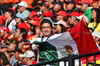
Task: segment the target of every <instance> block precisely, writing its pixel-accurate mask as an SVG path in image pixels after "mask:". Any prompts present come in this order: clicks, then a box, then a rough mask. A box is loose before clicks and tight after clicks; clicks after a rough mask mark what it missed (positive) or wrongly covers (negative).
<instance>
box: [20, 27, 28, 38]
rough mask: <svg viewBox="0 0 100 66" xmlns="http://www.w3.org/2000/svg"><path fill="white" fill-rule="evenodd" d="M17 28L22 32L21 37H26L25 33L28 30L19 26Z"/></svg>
mask: <svg viewBox="0 0 100 66" xmlns="http://www.w3.org/2000/svg"><path fill="white" fill-rule="evenodd" d="M19 29H20V33H22V34H23V35H22V37H23V39H24V40H25V39H26V35H27V33H28V31H27V30H26V29H24V28H19Z"/></svg>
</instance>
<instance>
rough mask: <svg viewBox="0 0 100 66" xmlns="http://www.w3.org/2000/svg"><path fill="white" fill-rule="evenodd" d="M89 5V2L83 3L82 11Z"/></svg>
mask: <svg viewBox="0 0 100 66" xmlns="http://www.w3.org/2000/svg"><path fill="white" fill-rule="evenodd" d="M87 7H88V4H86V3H83V4H82V5H81V11H83V12H84V11H85V10H86V8H87Z"/></svg>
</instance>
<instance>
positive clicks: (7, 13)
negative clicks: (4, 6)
mask: <svg viewBox="0 0 100 66" xmlns="http://www.w3.org/2000/svg"><path fill="white" fill-rule="evenodd" d="M14 14H15V13H14V11H13V10H12V9H8V10H6V11H5V14H4V15H5V17H6V18H7V20H6V22H5V26H6V27H8V28H9V30H10V32H14V28H13V26H15V25H16V21H15V19H14Z"/></svg>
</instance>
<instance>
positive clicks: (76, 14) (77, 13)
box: [67, 12, 80, 17]
mask: <svg viewBox="0 0 100 66" xmlns="http://www.w3.org/2000/svg"><path fill="white" fill-rule="evenodd" d="M67 15H68V16H77V17H79V16H80V14H79V12H72V13H70V14H67Z"/></svg>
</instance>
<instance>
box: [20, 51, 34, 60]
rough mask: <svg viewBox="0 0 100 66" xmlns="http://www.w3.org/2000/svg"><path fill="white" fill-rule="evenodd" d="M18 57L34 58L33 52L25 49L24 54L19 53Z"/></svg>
mask: <svg viewBox="0 0 100 66" xmlns="http://www.w3.org/2000/svg"><path fill="white" fill-rule="evenodd" d="M19 56H20V57H24V58H33V59H34V58H35V57H36V56H35V53H34V52H33V51H31V50H27V51H26V52H25V53H24V54H20V55H19Z"/></svg>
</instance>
